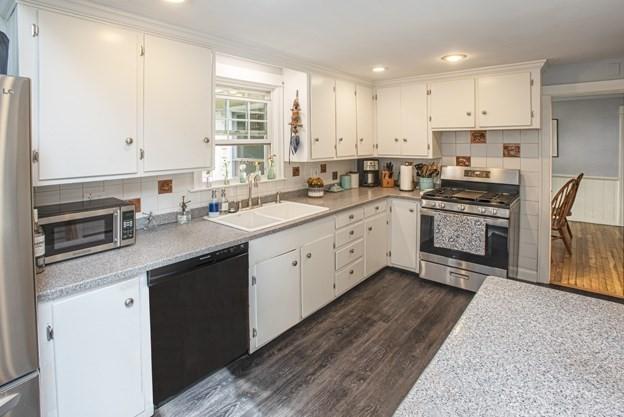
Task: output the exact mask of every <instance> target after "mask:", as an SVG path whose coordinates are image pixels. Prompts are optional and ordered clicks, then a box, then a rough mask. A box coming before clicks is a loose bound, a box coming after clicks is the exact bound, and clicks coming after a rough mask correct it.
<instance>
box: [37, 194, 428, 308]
mask: <svg viewBox="0 0 624 417" xmlns="http://www.w3.org/2000/svg"><path fill="white" fill-rule="evenodd" d="M388 197H397V198H406V199H416V200H418V199H420V191H418V190H416V191H414V192H402V191H399V190H398V189H396V188H362V187H361V188H356V189H352V190H347V191H343V192H340V193H326V194H325V196H324V197H323V198H309V197H307V195H306V194H305V192H301V193H299V194H297V195H296V196H294V197H293V196H290V197H288V198H286V199H285V200H287V201H295V202H300V203H306V204H312V205H318V206H323V207H327V208H329V210H328V211H324V212H322V213H319V214H316V215H313V216H309V217H306V218H304V219H299V220H295V221H292V222H288V223H283V224H280V225H277V226H274V227H269V228H266V229H262V230H259V231H256V232H245V231H242V230H238V229H234V228H231V227H228V226H224V225H220V224H217V223H214V222H211V221H206V220H203V219H201V218H200V219H195V220H194V221H193V222H191V223H190V224H186V225H178V224H175V223H173V224H167V225H162V226H158V227H157V228H156V229H155V230H152V231H138V232H137V239H136V244H134V245H132V246H128V247H125V248H120V249H114V250H110V251H107V252H101V253H97V254H94V255H89V256H84V257H81V258H76V259H72V260H68V261H64V262H59V263H55V264H52V265H49V266H48V267H47V268H46V269H45V271H44V272H43V273H41V274H38V275H36V276H35V281H36V287H37V300H38V301H39V302H42V301H47V300H52V299H56V298H59V297H64V296H68V295H72V294H76V293H79V292H81V291H86V290H90V289H95V288H99V287H103V286H106V285H110V284H113V283H116V282H119V281H123V280H126V279H130V278H134V277H136V276H138V275H140V274H143V273H145V272H146V271H149V270H151V269H154V268H158V267H161V266H165V265H169V264H172V263H175V262H180V261H183V260H186V259H189V258H193V257H195V256H201V255H203V254H206V253H208V252H212V251H216V250H219V249H223V248H226V247H229V246H233V245H236V244H240V243H243V242H248V241H250V240H252V239H254V238H257V237H260V236H264V235H268V234H271V233H275V232H278V231H280V230H284V229H288V228H291V227H294V226H297V225H300V224H302V223H306V222H309V221H313V220H317V219H320V218H322V217H326V216H330V215H333V214H335V213H338V212H340V211H343V210H347V209H350V208H353V207H356V206H359V205H363V204H366V203H369V202H372V201H377V200H382V199H385V198H388Z"/></svg>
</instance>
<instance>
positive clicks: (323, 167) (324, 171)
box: [321, 164, 327, 174]
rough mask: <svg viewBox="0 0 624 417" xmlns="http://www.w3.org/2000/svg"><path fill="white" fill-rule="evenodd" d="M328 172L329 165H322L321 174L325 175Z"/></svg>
mask: <svg viewBox="0 0 624 417" xmlns="http://www.w3.org/2000/svg"><path fill="white" fill-rule="evenodd" d="M326 172H327V164H321V174H324V173H326Z"/></svg>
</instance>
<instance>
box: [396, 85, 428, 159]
mask: <svg viewBox="0 0 624 417" xmlns="http://www.w3.org/2000/svg"><path fill="white" fill-rule="evenodd" d="M401 129H402V132H403V133H402V135H401V136H402V138H401V139H402V143H401V155H405V156H427V154H428V150H429V126H428V123H427V84H408V85H404V86H403V87H401Z"/></svg>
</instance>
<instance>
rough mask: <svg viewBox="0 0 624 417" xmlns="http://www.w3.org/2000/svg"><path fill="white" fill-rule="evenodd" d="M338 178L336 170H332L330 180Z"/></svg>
mask: <svg viewBox="0 0 624 417" xmlns="http://www.w3.org/2000/svg"><path fill="white" fill-rule="evenodd" d="M337 179H338V171H333V172H332V180H334V181H335V180H337Z"/></svg>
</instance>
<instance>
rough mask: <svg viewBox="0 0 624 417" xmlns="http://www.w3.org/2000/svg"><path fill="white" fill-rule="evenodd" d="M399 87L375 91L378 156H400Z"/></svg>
mask: <svg viewBox="0 0 624 417" xmlns="http://www.w3.org/2000/svg"><path fill="white" fill-rule="evenodd" d="M400 136H401V87H387V88H380V89H378V90H377V144H378V146H379V148H378V149H377V153H378V154H379V155H400V154H401V142H400Z"/></svg>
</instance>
